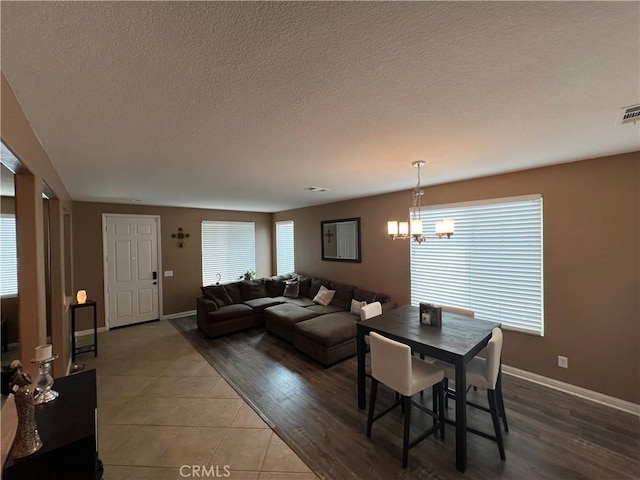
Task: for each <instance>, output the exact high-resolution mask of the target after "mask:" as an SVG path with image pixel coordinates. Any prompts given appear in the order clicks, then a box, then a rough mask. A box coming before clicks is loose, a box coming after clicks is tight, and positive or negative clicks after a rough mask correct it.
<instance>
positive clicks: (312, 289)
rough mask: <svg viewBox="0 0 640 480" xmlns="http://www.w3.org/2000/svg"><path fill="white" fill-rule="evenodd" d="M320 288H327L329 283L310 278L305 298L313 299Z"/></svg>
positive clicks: (320, 279) (321, 279)
mask: <svg viewBox="0 0 640 480" xmlns="http://www.w3.org/2000/svg"><path fill="white" fill-rule="evenodd" d="M322 286H325V287H328V286H329V282H328V281H327V280H325V279H323V278H312V279H311V285H310V286H309V291H308V295H307V297H308V298H311V299H313V298H315V296H316V295H317V294H318V291H319V290H320V287H322Z"/></svg>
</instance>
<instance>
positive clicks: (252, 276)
mask: <svg viewBox="0 0 640 480" xmlns="http://www.w3.org/2000/svg"><path fill="white" fill-rule="evenodd" d="M255 278H256V272H254V271H253V270H251V269H249V270H247V271H246V272H245V273H243V274H242V275H240V276H239V277H238V280H245V281H249V280H255Z"/></svg>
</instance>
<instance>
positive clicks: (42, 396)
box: [31, 355, 60, 405]
mask: <svg viewBox="0 0 640 480" xmlns="http://www.w3.org/2000/svg"><path fill="white" fill-rule="evenodd" d="M56 358H58V355H53V356H51V357H49V358H45V359H42V360H36V359H35V358H34V359H33V360H31V363H37V364H38V371H39V375H38V381H37V382H36V391H35V397H34V399H33V402H34V403H35V404H36V405H42V404H44V403H49V402H50V401H52V400H55V399H56V398H58V395H60V394H59V393H58V392H56V391H55V390H52V389H51V387H53V377H52V376H51V362H53V361H54V360H55V359H56Z"/></svg>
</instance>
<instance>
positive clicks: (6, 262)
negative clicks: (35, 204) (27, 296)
mask: <svg viewBox="0 0 640 480" xmlns="http://www.w3.org/2000/svg"><path fill="white" fill-rule="evenodd" d="M0 222H2V227H1V228H0V297H2V298H11V297H16V296H18V251H17V240H16V216H15V215H14V214H9V213H3V214H0Z"/></svg>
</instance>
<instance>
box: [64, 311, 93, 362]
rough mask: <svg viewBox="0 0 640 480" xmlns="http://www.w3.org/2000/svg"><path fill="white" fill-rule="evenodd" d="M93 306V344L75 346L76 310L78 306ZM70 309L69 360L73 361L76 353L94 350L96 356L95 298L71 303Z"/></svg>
mask: <svg viewBox="0 0 640 480" xmlns="http://www.w3.org/2000/svg"><path fill="white" fill-rule="evenodd" d="M85 307H91V308H93V344H91V345H83V346H81V347H76V310H78V309H79V308H85ZM69 308H70V309H71V361H72V362H73V363H75V361H76V355H77V354H79V353H87V352H94V356H95V357H97V356H98V312H97V304H96V301H95V300H87V301H86V302H85V303H72V304H71V305H69Z"/></svg>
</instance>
